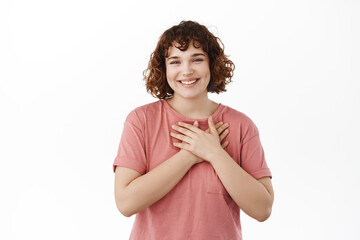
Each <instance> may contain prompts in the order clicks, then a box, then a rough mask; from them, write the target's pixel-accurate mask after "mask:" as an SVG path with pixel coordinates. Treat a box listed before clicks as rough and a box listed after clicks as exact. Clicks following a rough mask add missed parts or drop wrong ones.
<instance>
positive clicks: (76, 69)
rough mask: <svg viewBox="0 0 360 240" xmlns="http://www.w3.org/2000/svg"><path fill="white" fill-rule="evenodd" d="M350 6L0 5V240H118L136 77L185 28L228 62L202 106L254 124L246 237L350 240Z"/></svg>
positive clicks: (358, 39) (125, 226)
mask: <svg viewBox="0 0 360 240" xmlns="http://www.w3.org/2000/svg"><path fill="white" fill-rule="evenodd" d="M359 12H360V3H359V1H350V0H342V1H340V0H339V1H325V0H324V1H320V0H302V1H286V0H283V1H279V0H275V1H226V0H222V1H210V0H207V1H185V0H184V1H126V2H123V1H85V0H82V1H81V0H62V1H46V0H43V1H39V0H33V1H25V0H23V1H15V0H14V1H6V0H5V1H4V0H2V1H1V3H0V79H1V82H0V114H1V117H0V121H1V122H0V123H1V124H0V148H1V149H0V159H1V168H0V186H1V198H0V201H1V204H0V221H1V222H0V228H1V230H0V238H1V239H39V240H40V239H128V237H129V234H130V231H131V227H132V223H133V220H134V217H131V218H125V217H123V216H122V215H121V214H120V213H119V212H118V210H117V208H116V205H115V200H114V173H113V172H112V163H113V160H114V158H115V155H116V152H117V147H118V143H119V140H120V136H121V132H122V127H123V122H124V120H125V117H126V116H127V114H128V113H129V112H130V111H131V110H132V109H134V108H135V107H137V106H140V105H143V104H146V103H150V102H153V101H156V99H154V98H153V97H151V96H150V95H149V94H148V93H146V90H145V87H144V84H143V81H142V71H143V70H144V69H145V68H146V66H147V62H148V60H149V56H150V54H151V53H152V51H153V50H154V49H155V45H156V43H157V40H158V38H159V36H160V35H161V33H162V32H164V31H165V30H166V29H168V28H169V27H171V26H173V25H176V24H178V23H180V21H181V20H183V19H185V20H195V21H198V22H199V23H201V24H204V25H206V26H208V27H209V29H210V31H212V32H213V33H214V34H215V35H216V36H218V37H220V39H221V40H222V41H223V43H224V44H225V53H226V54H228V55H229V57H230V59H231V60H232V61H233V62H234V63H235V65H236V68H235V75H234V78H233V82H232V83H231V84H229V85H228V92H226V93H222V94H220V95H210V98H212V99H213V100H215V101H217V102H221V103H222V104H225V105H228V106H231V107H233V108H235V109H237V110H239V111H241V112H243V113H245V114H246V115H248V116H249V117H250V118H251V119H252V120H253V121H254V122H255V124H256V125H257V126H258V128H259V131H260V136H261V141H262V144H263V147H264V150H265V156H266V159H267V162H268V165H269V167H270V168H271V171H272V174H273V185H274V189H275V195H276V196H275V203H274V206H273V213H272V216H271V217H270V218H269V219H268V220H267V221H266V222H263V223H259V222H257V221H256V220H253V219H251V218H249V217H248V216H246V215H245V214H243V215H242V218H241V221H242V226H243V236H244V239H246V240H251V239H292V240H294V239H327V240H329V239H358V235H359V233H358V227H359V215H360V207H359V203H360V196H359V189H360V187H359V183H360V174H359V172H360V162H359V160H360V140H359V137H360V107H359V103H360V94H359V93H360V73H359V66H360V57H359V56H360V44H359V43H360V33H359V29H360V26H359V22H360V17H359V16H360V15H359Z"/></svg>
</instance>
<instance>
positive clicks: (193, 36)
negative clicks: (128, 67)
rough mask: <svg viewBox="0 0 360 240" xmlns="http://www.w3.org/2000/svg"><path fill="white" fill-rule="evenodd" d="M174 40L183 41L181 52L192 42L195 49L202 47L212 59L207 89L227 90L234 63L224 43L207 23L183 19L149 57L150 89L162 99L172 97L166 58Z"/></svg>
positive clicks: (147, 79)
mask: <svg viewBox="0 0 360 240" xmlns="http://www.w3.org/2000/svg"><path fill="white" fill-rule="evenodd" d="M174 41H175V42H177V43H178V44H180V46H179V47H177V48H178V49H180V50H181V51H186V50H187V48H188V46H189V44H190V43H191V42H192V43H193V46H194V47H195V48H200V47H202V49H203V51H204V52H206V53H207V54H208V56H209V60H210V66H209V68H210V75H211V77H210V82H209V84H208V86H207V91H208V92H212V93H214V92H215V93H217V94H218V93H220V92H225V91H226V89H225V85H226V84H228V83H230V82H231V78H232V76H233V73H234V69H235V65H234V63H233V62H232V61H230V60H229V59H228V58H227V56H226V55H225V54H224V44H223V43H222V42H221V40H220V39H219V38H218V37H215V36H214V35H213V34H212V33H211V32H209V30H208V29H207V28H206V27H205V26H203V25H201V24H199V23H197V22H194V21H181V23H180V24H179V25H175V26H173V27H171V28H169V29H168V30H166V31H165V32H164V33H163V34H162V35H161V36H160V39H159V41H158V43H157V46H156V49H155V51H154V52H153V53H152V54H151V56H150V61H149V64H148V67H147V69H145V70H144V71H143V76H144V81H145V85H146V90H147V92H149V93H150V94H151V95H152V96H154V97H157V98H159V99H168V98H171V97H172V96H173V94H174V90H173V89H171V87H170V86H169V84H168V82H167V80H166V66H165V58H166V57H168V50H169V48H170V47H171V46H173V43H174ZM220 44H221V45H222V47H221V46H220ZM196 45H197V46H196Z"/></svg>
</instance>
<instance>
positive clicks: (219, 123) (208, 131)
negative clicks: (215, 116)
mask: <svg viewBox="0 0 360 240" xmlns="http://www.w3.org/2000/svg"><path fill="white" fill-rule="evenodd" d="M223 124H224V123H223V122H218V123H217V124H215V128H216V129H218V128H219V127H221V126H222V125H223ZM205 132H207V133H210V129H209V128H208V129H206V130H205ZM218 133H219V131H218ZM219 134H220V133H219Z"/></svg>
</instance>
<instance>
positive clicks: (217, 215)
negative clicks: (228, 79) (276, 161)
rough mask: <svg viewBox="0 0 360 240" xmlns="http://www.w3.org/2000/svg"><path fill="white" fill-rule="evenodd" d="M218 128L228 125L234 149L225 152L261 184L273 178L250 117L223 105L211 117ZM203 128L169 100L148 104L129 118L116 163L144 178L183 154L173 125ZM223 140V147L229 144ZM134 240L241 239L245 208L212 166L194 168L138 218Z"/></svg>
mask: <svg viewBox="0 0 360 240" xmlns="http://www.w3.org/2000/svg"><path fill="white" fill-rule="evenodd" d="M212 118H213V120H214V122H215V123H217V122H219V121H222V122H224V123H229V130H230V132H229V135H228V136H227V137H226V138H225V140H228V141H229V142H230V144H229V145H228V146H227V147H226V149H225V150H226V152H227V153H228V154H229V155H230V156H231V157H232V158H233V159H234V161H236V162H237V163H238V164H239V165H240V166H241V167H242V168H243V169H244V170H245V171H246V172H248V173H249V174H250V175H251V176H253V177H254V178H256V179H259V178H262V177H271V172H270V170H269V168H268V166H267V164H266V161H265V156H264V151H263V148H262V145H261V142H260V136H259V132H258V129H257V127H256V125H255V124H254V123H253V122H252V120H251V119H250V118H249V117H247V116H246V115H245V114H243V113H241V112H239V111H236V110H234V109H232V108H230V107H228V106H225V105H222V104H220V105H219V107H218V108H217V110H216V111H215V112H214V113H213V114H212ZM195 120H197V121H198V122H199V127H200V129H202V130H206V129H207V128H208V123H207V119H189V118H186V117H184V116H182V115H181V114H179V113H178V112H176V111H175V110H174V109H172V108H171V107H170V105H169V104H168V103H167V102H166V101H165V100H158V101H156V102H153V103H150V104H146V105H144V106H141V107H138V108H136V109H134V110H133V111H131V112H130V114H129V115H128V116H127V118H126V121H125V123H124V129H123V132H122V137H121V140H120V144H119V148H118V153H117V156H116V158H115V161H114V163H113V171H114V172H115V168H116V166H122V167H128V168H131V169H133V170H136V171H138V172H139V173H141V174H145V173H146V172H149V171H151V170H152V169H153V168H155V167H156V166H158V165H159V164H161V163H162V162H164V161H166V160H167V159H169V158H170V157H171V156H173V155H174V154H176V153H177V152H178V151H179V148H177V147H175V146H173V144H172V143H173V142H174V141H176V142H179V140H177V139H175V138H173V137H171V136H170V132H171V131H174V130H173V129H172V128H171V125H173V124H177V122H179V121H183V122H187V123H190V124H193V123H194V121H195ZM225 140H224V141H225ZM130 239H134V240H147V239H154V240H158V239H171V240H178V239H179V240H180V239H181V240H183V239H194V240H195V239H196V240H211V239H217V240H219V239H226V240H229V239H231V240H235V239H242V235H241V225H240V208H239V207H238V206H237V205H236V203H235V202H234V201H233V200H232V199H231V197H230V195H229V194H228V193H227V191H226V189H225V188H224V186H223V185H222V183H221V181H220V179H219V178H218V176H217V174H216V172H215V170H214V169H213V167H212V166H211V164H210V163H208V162H206V161H204V162H202V163H199V164H196V165H194V166H193V167H192V168H191V169H190V170H189V171H188V172H187V173H186V174H185V176H184V177H183V178H182V179H181V181H180V182H179V183H178V184H177V185H176V186H175V187H174V188H173V189H172V190H171V191H170V192H169V193H168V194H167V195H165V196H164V197H163V198H162V199H160V200H159V201H158V202H156V203H154V204H153V205H151V206H150V207H148V208H146V209H145V210H143V211H141V212H139V213H137V214H136V218H135V223H134V226H133V229H132V232H131V236H130Z"/></svg>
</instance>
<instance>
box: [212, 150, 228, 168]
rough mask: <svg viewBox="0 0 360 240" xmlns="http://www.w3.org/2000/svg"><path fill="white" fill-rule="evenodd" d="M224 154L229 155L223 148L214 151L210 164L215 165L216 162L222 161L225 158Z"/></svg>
mask: <svg viewBox="0 0 360 240" xmlns="http://www.w3.org/2000/svg"><path fill="white" fill-rule="evenodd" d="M224 154H227V152H226V151H225V150H224V149H223V148H222V147H220V148H217V149H214V151H212V152H211V154H209V157H208V162H209V163H211V164H213V163H215V162H216V161H218V160H220V159H222V158H223V157H224Z"/></svg>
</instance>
